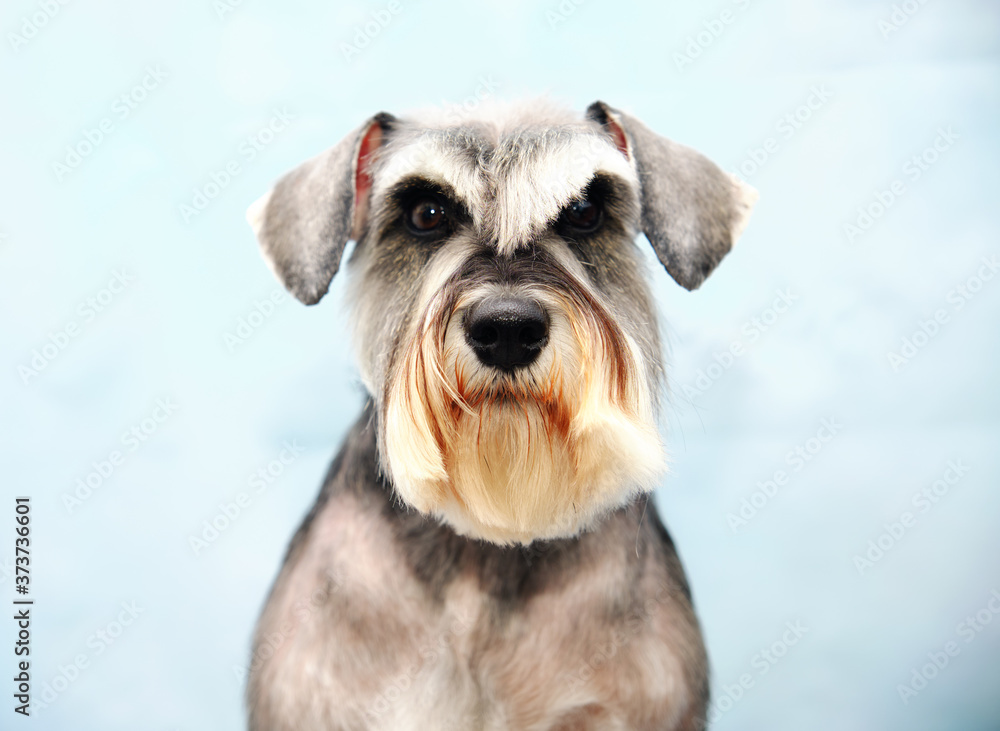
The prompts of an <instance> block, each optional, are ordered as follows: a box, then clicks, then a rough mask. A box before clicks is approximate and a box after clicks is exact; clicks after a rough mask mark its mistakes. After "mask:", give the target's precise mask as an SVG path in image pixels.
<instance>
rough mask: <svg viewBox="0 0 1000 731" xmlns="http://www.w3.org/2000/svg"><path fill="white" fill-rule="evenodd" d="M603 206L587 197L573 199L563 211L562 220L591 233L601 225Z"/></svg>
mask: <svg viewBox="0 0 1000 731" xmlns="http://www.w3.org/2000/svg"><path fill="white" fill-rule="evenodd" d="M601 213H602V211H601V207H600V206H599V205H598V204H597V203H595V202H594V201H591V200H589V199H587V198H582V199H580V200H576V201H573V202H572V203H570V204H569V205H568V206H566V207H565V208H564V209H563V211H562V216H561V219H562V222H563V223H564V224H566V225H567V226H569V227H570V228H574V229H576V230H577V231H582V232H584V233H590V232H591V231H595V230H596V229H597V227H598V226H600V225H601V218H602V216H601Z"/></svg>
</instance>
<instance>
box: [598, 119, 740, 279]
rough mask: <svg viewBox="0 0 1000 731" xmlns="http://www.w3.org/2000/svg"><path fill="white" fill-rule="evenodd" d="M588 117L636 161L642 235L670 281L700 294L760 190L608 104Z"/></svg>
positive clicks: (730, 244)
mask: <svg viewBox="0 0 1000 731" xmlns="http://www.w3.org/2000/svg"><path fill="white" fill-rule="evenodd" d="M587 117H588V118H590V119H592V120H594V121H595V122H597V123H598V124H600V125H601V126H602V127H603V128H604V130H605V131H606V132H607V133H608V135H609V136H610V137H611V139H612V141H614V143H615V144H616V145H617V146H618V149H619V150H621V151H622V153H623V154H624V155H625V156H626V157H629V158H630V159H634V160H635V166H636V170H637V172H638V174H639V186H640V188H641V191H640V193H641V196H642V230H643V232H644V233H645V234H646V238H648V239H649V242H650V243H651V244H652V245H653V250H654V251H656V255H657V257H659V259H660V262H661V263H662V264H663V266H665V267H666V268H667V271H668V272H670V276H672V277H673V278H674V279H675V280H676V281H677V283H678V284H680V285H681V286H682V287H684V288H685V289H697V288H698V287H699V286H700V285H701V283H702V282H704V281H705V278H706V277H708V275H709V274H711V272H712V270H713V269H715V267H716V265H718V263H719V262H720V261H721V260H722V257H724V256H725V255H726V254H727V253H729V250H730V249H731V248H733V244H735V243H736V240H737V239H738V238H739V236H740V234H741V233H743V229H744V228H746V225H747V222H748V220H749V218H750V211H751V210H752V209H753V206H754V203H756V202H757V197H758V194H757V191H756V190H754V189H753V188H751V187H750V186H749V185H746V184H745V183H743V182H742V181H740V180H739V179H738V178H736V177H735V176H733V175H730V174H728V173H725V172H723V171H722V170H720V169H719V168H718V167H717V166H716V165H715V163H713V162H712V161H711V160H709V159H708V158H707V157H705V156H704V155H701V154H700V153H698V152H695V151H694V150H692V149H691V148H689V147H685V146H684V145H679V144H677V143H676V142H671V141H670V140H668V139H667V138H665V137H661V136H660V135H658V134H656V133H655V132H653V131H652V130H651V129H649V128H648V127H647V126H646V125H644V124H643V123H642V122H640V121H639V120H638V119H635V118H634V117H630V116H629V115H627V114H624V113H623V112H619V111H618V110H615V109H612V108H611V107H609V106H607V105H606V104H604V102H594V103H593V104H591V105H590V107H589V108H588V109H587Z"/></svg>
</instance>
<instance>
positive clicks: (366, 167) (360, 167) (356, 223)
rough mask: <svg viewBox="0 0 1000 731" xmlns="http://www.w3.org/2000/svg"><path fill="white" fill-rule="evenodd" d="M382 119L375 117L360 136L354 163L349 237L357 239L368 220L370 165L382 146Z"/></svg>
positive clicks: (370, 184)
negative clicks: (352, 214) (352, 201)
mask: <svg viewBox="0 0 1000 731" xmlns="http://www.w3.org/2000/svg"><path fill="white" fill-rule="evenodd" d="M383 137H384V132H383V130H382V120H380V119H377V118H376V119H375V120H373V121H372V123H371V124H370V125H369V126H368V129H367V130H366V131H365V133H364V135H363V136H362V137H361V144H360V145H359V146H358V157H357V160H356V162H355V165H354V218H353V221H352V229H351V238H353V239H355V240H357V239H358V238H359V237H360V236H361V233H362V232H363V231H364V228H365V223H366V222H367V220H368V207H369V199H370V198H371V190H372V166H373V163H374V158H375V153H376V152H377V151H378V149H379V148H380V147H381V146H382V138H383Z"/></svg>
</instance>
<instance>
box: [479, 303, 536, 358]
mask: <svg viewBox="0 0 1000 731" xmlns="http://www.w3.org/2000/svg"><path fill="white" fill-rule="evenodd" d="M465 338H466V340H467V341H468V343H469V346H470V347H471V348H472V349H473V350H474V351H476V355H477V356H479V360H481V361H482V362H483V363H485V364H486V365H490V366H495V367H496V368H503V369H504V370H513V369H515V368H521V367H523V366H526V365H530V364H531V362H532V361H534V360H535V358H537V357H538V354H539V353H541V352H542V348H544V347H545V343H546V342H548V339H549V318H548V316H547V315H546V314H545V310H543V309H542V308H541V306H540V305H539V304H538V303H537V302H535V301H534V300H531V299H528V298H526V297H509V296H508V297H488V298H486V299H484V300H483V301H482V302H479V303H478V304H475V305H473V306H472V307H470V308H469V310H468V311H467V312H466V313H465Z"/></svg>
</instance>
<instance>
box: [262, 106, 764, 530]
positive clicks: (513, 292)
mask: <svg viewBox="0 0 1000 731" xmlns="http://www.w3.org/2000/svg"><path fill="white" fill-rule="evenodd" d="M755 200H756V192H755V191H753V190H752V189H751V188H748V187H747V186H745V185H743V184H741V183H740V182H739V181H738V180H737V179H735V178H734V177H732V176H730V175H727V174H726V173H724V172H722V171H721V170H720V169H719V168H717V167H716V166H715V165H714V164H713V163H712V162H710V161H709V160H708V159H706V158H705V157H703V156H702V155H700V154H698V153H697V152H695V151H693V150H691V149H689V148H687V147H684V146H681V145H678V144H676V143H674V142H671V141H670V140H667V139H665V138H663V137H660V136H659V135H657V134H655V133H654V132H652V131H651V130H649V129H648V128H647V127H646V126H645V125H643V124H642V123H641V122H639V121H638V120H636V119H634V118H632V117H630V116H629V115H627V114H624V113H622V112H619V111H616V110H614V109H612V108H610V107H608V106H606V105H605V104H603V103H601V102H596V103H594V104H593V105H591V106H590V108H589V109H588V110H587V112H586V113H585V114H584V115H577V114H572V113H569V112H566V111H564V110H561V109H556V108H552V107H549V106H547V105H546V104H544V103H538V102H535V103H532V104H528V105H522V106H513V107H504V108H499V109H492V110H488V111H480V112H479V113H469V114H466V113H456V112H442V113H428V114H424V115H422V116H420V117H414V118H406V119H403V118H396V117H393V116H391V115H388V114H378V115H376V116H375V117H373V118H371V119H370V120H368V121H367V122H365V123H364V124H363V125H362V126H361V127H359V128H358V129H357V130H355V131H354V132H352V133H351V134H350V135H348V137H347V138H345V139H344V140H343V141H341V142H340V143H339V144H338V145H336V146H335V147H333V148H332V149H330V150H328V151H327V152H324V153H323V154H321V155H319V156H317V157H315V158H313V159H311V160H309V161H307V162H306V163H304V164H303V165H301V166H300V167H298V168H296V169H295V170H293V171H292V172H290V173H289V174H287V175H286V176H285V177H284V178H282V179H281V180H280V181H278V183H277V184H276V185H275V186H274V188H273V189H272V190H271V191H270V192H268V193H267V194H266V195H265V196H264V197H263V198H261V199H260V200H259V201H258V202H257V203H255V204H254V205H253V206H252V207H251V209H250V211H249V212H248V219H249V220H250V222H251V224H252V225H253V227H254V230H255V232H256V234H257V237H258V239H259V241H260V244H261V247H262V249H263V252H264V256H265V258H266V259H267V261H268V262H269V264H270V266H271V267H272V269H273V270H274V272H275V274H276V275H277V276H278V278H279V279H280V280H281V281H282V282H283V283H284V285H285V286H286V287H287V288H288V289H289V290H290V291H291V292H292V293H293V294H295V296H296V297H298V298H299V299H300V300H302V301H303V302H305V303H306V304H314V303H316V302H317V301H319V299H320V298H321V297H322V296H323V295H324V294H325V293H326V291H327V289H328V287H329V284H330V281H331V279H332V278H333V276H334V274H335V273H336V272H337V270H338V268H339V266H340V259H341V256H342V254H343V251H344V247H345V244H346V243H347V241H348V240H349V239H354V240H355V241H356V242H357V243H356V246H355V249H354V253H353V255H352V257H351V269H352V283H351V286H352V288H353V292H352V302H353V305H354V308H355V317H354V323H355V332H356V350H357V353H358V358H359V363H360V367H361V372H362V378H363V380H364V382H365V384H366V386H367V388H368V390H369V392H370V393H371V396H372V398H373V400H374V402H375V405H376V409H377V414H378V427H379V428H378V433H379V438H378V442H379V455H380V460H381V464H382V468H383V470H384V472H385V473H386V474H387V476H388V477H389V479H390V481H391V483H392V484H393V486H394V488H395V490H396V491H397V493H398V495H399V496H400V497H401V498H402V500H403V501H405V502H406V503H408V504H409V505H410V506H412V507H414V508H416V509H417V510H419V511H421V512H423V513H426V514H429V515H434V516H437V517H439V518H441V519H443V520H444V521H446V522H447V523H448V524H450V525H451V526H452V527H454V528H455V529H456V530H457V531H458V532H460V533H463V534H466V535H469V536H473V537H478V538H483V539H486V540H489V541H493V542H496V543H516V542H520V543H529V542H531V541H532V540H535V539H543V538H554V537H561V536H571V535H574V534H576V533H578V532H579V531H580V530H583V529H585V528H586V527H588V526H589V525H591V524H593V523H594V522H595V521H596V520H598V519H600V517H601V516H602V515H604V514H605V513H606V512H607V511H609V510H611V509H613V508H615V507H618V506H620V505H623V504H625V503H627V502H628V501H630V500H631V499H634V497H635V496H636V495H637V494H638V493H640V492H642V491H648V490H650V489H652V487H653V486H654V485H655V482H656V480H657V478H658V477H659V475H660V474H661V473H662V470H663V455H662V446H661V442H660V438H659V434H658V430H657V426H656V405H657V403H658V398H659V390H660V386H661V381H662V367H661V357H660V356H661V348H660V342H659V335H658V326H657V319H656V314H655V311H654V307H653V302H652V297H651V295H650V293H649V291H648V287H647V284H646V280H645V277H644V276H643V269H642V259H641V256H640V252H639V250H638V248H637V246H636V243H635V239H636V237H637V235H638V233H639V231H642V232H644V233H645V234H646V237H647V238H648V240H649V242H650V243H651V244H652V246H653V249H654V251H655V252H656V255H657V257H658V258H659V260H660V261H661V262H662V263H663V265H664V266H665V267H666V269H667V271H668V272H669V273H670V275H671V276H672V277H673V278H674V279H675V280H676V281H677V282H678V283H679V284H681V285H682V286H683V287H685V288H687V289H694V288H696V287H698V286H699V285H700V284H701V283H702V282H703V281H704V280H705V278H706V277H707V276H708V275H709V273H710V272H711V271H712V270H713V269H714V268H715V266H716V265H717V264H718V263H719V261H720V260H721V259H722V258H723V257H724V256H725V255H726V253H727V252H728V251H729V250H730V249H731V248H732V246H733V244H734V242H735V241H736V239H737V237H738V236H739V235H740V233H741V232H742V230H743V228H744V226H745V225H746V222H747V219H748V217H749V215H750V210H751V208H752V206H753V203H754V201H755Z"/></svg>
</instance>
